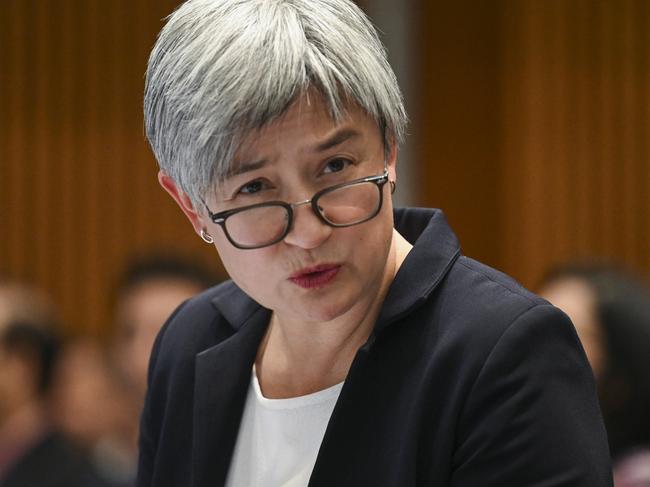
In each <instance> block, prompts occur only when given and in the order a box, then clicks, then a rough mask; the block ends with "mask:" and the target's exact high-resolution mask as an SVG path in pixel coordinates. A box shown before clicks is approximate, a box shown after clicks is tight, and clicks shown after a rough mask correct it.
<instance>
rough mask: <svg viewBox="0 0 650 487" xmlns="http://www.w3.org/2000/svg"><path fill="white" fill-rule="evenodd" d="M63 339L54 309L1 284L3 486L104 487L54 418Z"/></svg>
mask: <svg viewBox="0 0 650 487" xmlns="http://www.w3.org/2000/svg"><path fill="white" fill-rule="evenodd" d="M59 350H60V340H59V338H58V337H57V335H56V326H55V316H54V313H53V307H52V306H51V304H50V303H49V302H48V301H47V300H46V299H45V298H44V297H43V296H41V295H40V294H38V293H37V292H35V291H33V290H30V289H29V288H27V287H24V286H19V285H16V284H10V283H0V485H1V486H2V487H36V486H39V487H77V486H78V487H95V486H97V487H99V486H103V485H105V484H103V483H102V482H101V481H100V479H99V477H98V476H97V475H96V474H95V472H94V471H93V469H92V466H91V464H90V462H89V461H88V460H87V458H85V457H84V455H83V454H82V453H81V451H80V450H78V449H77V448H76V446H75V445H73V444H72V442H71V441H69V440H68V439H67V438H66V437H65V436H64V435H63V434H61V433H60V432H59V431H57V428H56V427H55V426H54V423H53V421H52V417H51V396H50V393H51V390H52V389H51V386H52V378H53V375H54V370H55V366H56V362H57V358H58V355H59Z"/></svg>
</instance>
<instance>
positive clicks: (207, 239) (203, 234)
mask: <svg viewBox="0 0 650 487" xmlns="http://www.w3.org/2000/svg"><path fill="white" fill-rule="evenodd" d="M201 238H202V239H203V241H204V242H205V243H209V244H211V243H214V239H213V238H212V235H210V234H209V233H208V232H206V231H205V228H202V229H201Z"/></svg>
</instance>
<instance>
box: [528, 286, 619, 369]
mask: <svg viewBox="0 0 650 487" xmlns="http://www.w3.org/2000/svg"><path fill="white" fill-rule="evenodd" d="M540 295H541V296H542V297H543V298H545V299H547V300H548V301H549V302H550V303H551V304H553V305H555V306H557V307H558V308H560V309H561V310H562V311H564V312H565V313H566V314H567V315H568V316H569V318H571V321H572V322H573V325H574V326H575V328H576V331H577V332H578V336H579V337H580V341H581V342H582V346H583V348H584V349H585V352H586V354H587V358H588V359H589V364H590V365H591V368H592V370H593V372H594V376H595V377H596V379H598V378H599V377H600V375H601V373H602V371H603V369H604V367H605V358H606V350H605V347H606V344H605V337H604V335H603V330H602V326H601V325H600V323H598V319H597V316H596V297H595V294H594V291H593V290H592V288H591V287H590V286H589V285H588V284H587V283H586V282H584V281H583V280H581V279H579V278H564V279H559V280H557V281H553V282H551V283H550V284H547V285H546V286H545V287H544V288H543V289H542V290H541V292H540Z"/></svg>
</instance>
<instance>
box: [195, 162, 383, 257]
mask: <svg viewBox="0 0 650 487" xmlns="http://www.w3.org/2000/svg"><path fill="white" fill-rule="evenodd" d="M387 181H388V169H385V170H384V172H383V174H380V175H379V176H369V177H365V178H361V179H355V180H353V181H348V182H347V183H341V184H337V185H335V186H330V187H328V188H325V189H322V190H320V191H318V192H317V193H316V194H314V195H313V196H312V197H311V198H310V199H308V200H304V201H299V202H297V203H286V202H284V201H269V202H266V203H257V204H255V205H249V206H242V207H241V208H234V209H232V210H226V211H221V212H219V213H212V211H210V208H208V206H207V205H205V207H206V209H207V210H208V215H209V216H210V219H211V220H212V221H213V222H214V223H215V224H217V225H220V226H221V228H222V229H223V231H224V233H225V234H226V238H228V240H229V241H230V243H231V244H232V245H234V246H235V247H237V248H238V249H259V248H262V247H268V246H269V245H273V244H276V243H278V242H280V241H281V240H282V239H284V237H286V236H287V234H288V233H289V232H290V231H291V228H292V226H293V218H294V215H293V212H294V208H296V207H298V206H302V205H306V204H310V205H311V209H312V210H313V212H314V214H315V215H316V216H317V217H318V218H319V219H320V220H321V221H322V222H323V223H324V224H326V225H329V226H331V227H350V226H352V225H358V224H359V223H363V222H367V221H368V220H370V219H372V218H374V217H375V216H377V214H378V213H379V210H381V205H382V203H383V191H382V188H383V187H384V185H385V184H386V182H387ZM204 204H205V203H204Z"/></svg>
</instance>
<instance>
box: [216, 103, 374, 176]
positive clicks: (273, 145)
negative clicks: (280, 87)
mask: <svg viewBox="0 0 650 487" xmlns="http://www.w3.org/2000/svg"><path fill="white" fill-rule="evenodd" d="M370 124H372V127H370ZM375 127H376V124H375V123H374V121H372V119H370V118H369V117H368V115H367V114H366V113H365V112H364V111H363V110H361V109H359V108H356V107H355V108H353V109H348V110H346V116H345V118H344V119H343V120H341V121H335V120H333V119H332V117H331V116H330V115H329V114H328V113H327V111H326V110H324V107H323V106H322V103H318V104H311V103H308V104H307V105H306V106H304V104H303V103H296V104H294V105H293V107H292V108H291V109H289V111H288V112H287V113H286V114H284V115H283V116H282V117H281V118H279V119H277V120H275V121H274V122H272V123H270V124H268V125H267V126H265V127H262V128H260V129H258V130H255V131H253V132H250V133H249V134H248V135H247V136H245V137H243V139H242V140H243V142H242V143H241V144H239V149H238V150H237V152H236V153H235V157H234V158H233V161H232V164H231V169H230V171H229V172H228V174H227V176H226V178H230V177H234V176H238V175H241V174H244V173H247V172H252V171H255V170H258V169H262V168H264V167H265V166H267V165H269V164H271V163H272V162H273V160H274V159H275V158H276V157H277V156H278V154H286V153H287V152H294V151H295V152H296V153H300V154H303V153H304V154H314V155H318V154H320V153H323V152H326V151H328V150H331V149H334V148H336V147H337V146H339V145H341V144H344V143H346V142H355V143H356V142H358V141H364V140H366V139H367V135H368V134H366V131H368V130H373V129H374V128H375ZM377 130H378V128H377ZM290 146H293V147H290Z"/></svg>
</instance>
